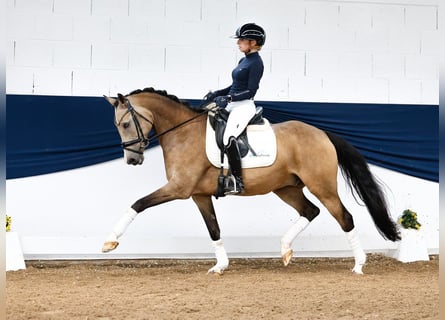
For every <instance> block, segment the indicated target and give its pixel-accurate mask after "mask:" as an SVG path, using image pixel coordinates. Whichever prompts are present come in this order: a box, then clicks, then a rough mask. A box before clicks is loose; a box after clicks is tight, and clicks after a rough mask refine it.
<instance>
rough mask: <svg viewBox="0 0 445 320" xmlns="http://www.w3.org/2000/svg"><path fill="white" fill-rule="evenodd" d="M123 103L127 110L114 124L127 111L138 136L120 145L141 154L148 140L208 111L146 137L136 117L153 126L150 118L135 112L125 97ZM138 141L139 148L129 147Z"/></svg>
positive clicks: (117, 123) (117, 124)
mask: <svg viewBox="0 0 445 320" xmlns="http://www.w3.org/2000/svg"><path fill="white" fill-rule="evenodd" d="M125 105H126V106H127V111H126V112H125V113H124V114H123V115H122V117H121V118H120V120H119V121H115V124H116V126H119V124H120V123H121V122H122V119H123V118H124V117H125V116H126V115H127V113H129V114H130V115H131V119H132V120H133V123H134V126H135V127H136V132H137V134H138V137H137V138H136V139H133V140H130V141H125V142H122V143H121V146H122V148H123V149H124V150H128V151H131V152H135V153H138V154H143V153H144V150H145V148H146V147H147V146H148V145H149V143H150V140H152V139H155V138H158V137H160V136H162V135H164V134H166V133H168V132H170V131H173V130H175V129H177V128H179V127H181V126H183V125H184V124H186V123H189V122H191V121H193V120H195V119H196V118H198V117H201V116H203V115H206V114H207V113H208V111H209V109H207V110H206V109H204V110H203V112H202V113H199V114H197V115H196V116H194V117H191V118H190V119H187V120H185V121H184V122H181V123H180V124H178V125H176V126H174V127H172V128H170V129H167V130H165V131H164V132H161V133H159V134H156V133H155V134H153V135H151V136H148V137H147V138H146V137H145V136H144V132H143V131H142V127H141V124H140V123H139V120H138V117H140V118H141V119H142V120H145V121H147V122H148V123H150V124H151V126H152V127H153V126H154V124H153V121H151V120H150V119H147V118H146V117H144V116H143V115H142V114H140V113H139V112H137V111H136V110H135V109H134V108H133V106H132V105H131V103H130V101H129V100H128V99H125ZM137 143H139V144H140V145H139V149H132V148H130V147H131V146H133V145H135V144H137Z"/></svg>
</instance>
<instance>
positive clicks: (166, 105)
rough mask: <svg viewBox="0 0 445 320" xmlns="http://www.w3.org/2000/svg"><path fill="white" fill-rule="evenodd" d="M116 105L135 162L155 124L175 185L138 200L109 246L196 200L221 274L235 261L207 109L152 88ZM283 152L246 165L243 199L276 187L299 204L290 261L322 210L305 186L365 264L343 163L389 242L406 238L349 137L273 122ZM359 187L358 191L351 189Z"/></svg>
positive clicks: (285, 243) (286, 250)
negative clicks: (342, 184) (344, 195)
mask: <svg viewBox="0 0 445 320" xmlns="http://www.w3.org/2000/svg"><path fill="white" fill-rule="evenodd" d="M105 98H106V99H107V101H108V102H109V103H111V104H112V105H113V106H114V111H115V124H116V127H117V129H118V131H119V134H120V136H121V139H122V146H123V148H124V154H125V158H126V161H127V163H128V164H132V165H139V164H142V162H143V161H144V155H143V152H144V149H145V148H146V146H147V145H148V144H149V139H148V138H147V136H148V133H149V132H150V130H151V129H154V131H155V132H156V136H157V137H158V140H159V144H160V146H161V147H162V150H163V155H164V161H165V170H166V175H167V179H168V183H167V184H166V185H164V186H163V187H162V188H160V189H158V190H156V191H154V192H153V193H151V194H149V195H147V196H145V197H142V198H141V199H139V200H137V201H136V202H135V203H134V204H133V205H132V206H131V207H130V208H129V209H128V210H127V211H126V212H125V213H124V215H123V216H122V217H121V218H120V220H119V221H118V222H117V223H116V225H115V227H114V229H113V230H112V232H111V233H110V235H109V236H108V237H107V238H106V241H105V243H104V245H103V248H102V251H103V252H109V251H111V250H114V249H115V248H116V247H117V246H118V244H119V242H118V239H119V238H120V237H121V236H122V235H123V233H124V232H125V230H126V228H127V227H128V225H129V224H130V223H131V222H132V221H133V219H134V218H135V217H136V215H137V214H139V213H141V212H143V211H144V210H146V209H148V208H150V207H153V206H156V205H159V204H162V203H165V202H168V201H172V200H176V199H188V198H190V197H191V198H192V199H193V201H194V202H195V203H196V205H197V206H198V209H199V211H200V212H201V215H202V217H203V218H204V222H205V224H206V226H207V229H208V232H209V234H210V238H211V239H212V240H213V246H214V249H215V255H216V264H215V266H213V267H212V268H211V269H210V270H209V272H210V273H222V272H223V271H224V270H225V269H226V268H227V267H228V265H229V259H228V257H227V254H226V251H225V249H224V246H223V243H222V240H221V238H220V229H219V225H218V221H217V217H216V214H215V210H214V207H213V203H212V195H214V194H215V192H216V190H217V180H218V176H219V172H220V169H219V168H217V167H215V166H213V165H212V164H211V163H210V162H209V160H208V159H207V157H206V151H205V148H206V144H205V137H206V113H205V112H204V113H199V112H197V111H195V110H193V109H191V108H189V107H188V106H187V105H185V104H183V103H181V102H180V101H179V100H178V99H177V98H176V97H175V96H172V95H168V94H166V92H165V91H157V90H154V89H152V88H148V89H144V90H136V91H134V92H132V93H130V94H129V95H127V96H123V95H121V94H119V95H118V97H117V98H110V97H105ZM272 127H273V131H274V133H275V136H276V144H277V156H276V160H275V161H274V162H273V164H272V165H270V166H267V167H262V168H248V169H243V180H244V184H245V189H244V192H243V193H242V194H241V195H242V196H252V195H261V194H267V193H269V192H274V193H275V194H276V195H277V196H278V197H279V198H281V199H282V200H283V201H284V202H286V203H287V204H288V205H290V206H291V207H293V208H294V209H295V210H296V211H297V212H298V213H299V215H300V216H299V218H298V219H297V220H296V222H295V223H294V224H293V225H292V226H291V227H290V229H289V230H288V231H287V232H286V234H284V235H283V237H282V239H281V256H282V260H283V263H284V265H285V266H286V265H288V263H289V262H290V260H291V258H292V254H293V251H292V242H293V240H294V239H295V237H296V236H297V235H298V234H299V233H300V232H302V231H303V230H304V229H305V228H306V227H307V226H308V224H309V223H310V222H311V221H312V220H314V219H315V218H316V217H317V215H318V214H319V212H320V209H319V208H318V207H316V206H315V205H314V204H313V203H312V202H310V201H309V200H308V199H307V198H306V197H305V195H304V193H303V187H305V186H306V187H307V189H308V190H309V191H310V192H311V193H312V194H313V195H314V196H316V197H317V198H318V199H319V200H320V202H321V203H322V204H323V205H324V206H325V207H326V208H327V210H328V211H329V212H330V213H331V214H332V216H333V217H334V218H335V219H336V220H337V222H338V223H339V224H340V227H341V228H342V230H343V231H344V232H345V235H346V237H347V239H348V242H349V244H350V247H351V249H352V252H353V254H354V259H355V265H354V267H353V269H352V271H353V272H355V273H359V274H361V273H362V267H363V265H364V264H365V262H366V254H365V252H364V251H363V249H362V247H361V245H360V241H359V238H358V235H357V232H356V230H355V229H354V222H353V218H352V216H351V214H350V213H349V212H348V210H347V209H346V208H345V207H344V206H343V204H342V202H341V200H340V198H339V196H338V193H337V170H338V167H340V168H341V170H342V173H343V176H344V177H345V180H346V181H347V183H348V184H349V185H350V186H351V187H353V188H354V189H355V190H356V192H357V194H358V195H359V197H360V198H361V199H362V200H363V202H364V203H365V204H366V206H367V208H368V211H369V213H370V215H371V216H372V218H373V221H374V223H375V226H376V228H377V229H378V231H379V232H380V234H381V235H382V236H383V237H384V238H385V239H388V240H391V241H397V240H400V235H399V231H398V230H397V227H396V225H395V223H394V222H393V221H392V219H391V218H390V216H389V214H388V209H387V206H386V203H385V199H384V194H383V192H382V190H381V188H380V186H379V184H378V183H377V182H376V180H375V179H374V177H373V175H372V173H371V172H370V170H369V167H368V165H367V163H366V162H365V159H364V158H363V156H362V155H361V154H360V153H359V152H358V151H357V150H356V149H355V148H354V147H353V146H352V145H351V144H349V143H348V142H346V141H345V140H344V139H342V138H340V137H338V136H336V135H334V134H332V133H329V132H325V131H322V130H320V129H318V128H315V127H313V126H310V125H308V124H305V123H303V122H299V121H287V122H283V123H277V124H273V125H272ZM351 190H352V189H351Z"/></svg>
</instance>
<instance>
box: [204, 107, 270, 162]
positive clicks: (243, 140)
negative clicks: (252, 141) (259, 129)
mask: <svg viewBox="0 0 445 320" xmlns="http://www.w3.org/2000/svg"><path fill="white" fill-rule="evenodd" d="M229 114H230V113H229V112H228V111H227V110H226V109H218V110H216V111H213V112H209V120H210V125H211V126H212V128H213V130H215V138H216V144H217V145H218V147H219V149H220V150H224V143H223V136H224V131H225V129H226V125H227V119H228V118H229ZM251 124H257V125H261V124H264V120H263V107H256V112H255V115H254V116H253V117H252V119H250V121H249V123H248V124H247V125H251ZM237 143H238V148H239V151H240V154H241V157H244V156H245V155H246V154H247V153H248V152H249V150H250V152H252V154H254V155H255V151H254V150H253V149H252V147H251V146H250V145H249V141H248V138H247V130H246V129H244V131H243V132H242V133H241V134H240V135H239V137H238V138H237Z"/></svg>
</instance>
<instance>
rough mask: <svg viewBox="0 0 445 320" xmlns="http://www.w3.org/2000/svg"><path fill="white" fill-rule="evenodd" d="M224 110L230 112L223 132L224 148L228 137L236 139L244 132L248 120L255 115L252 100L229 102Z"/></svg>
mask: <svg viewBox="0 0 445 320" xmlns="http://www.w3.org/2000/svg"><path fill="white" fill-rule="evenodd" d="M226 110H227V111H229V112H230V115H229V119H228V120H227V126H226V130H225V131H224V137H223V143H224V145H225V146H226V145H227V144H228V143H229V138H230V137H235V138H238V136H239V135H240V134H241V132H243V131H244V129H245V128H246V126H247V124H248V123H249V121H250V119H252V117H253V116H254V115H255V110H256V107H255V103H254V102H253V100H251V99H248V100H242V101H235V102H231V103H229V104H228V105H227V107H226Z"/></svg>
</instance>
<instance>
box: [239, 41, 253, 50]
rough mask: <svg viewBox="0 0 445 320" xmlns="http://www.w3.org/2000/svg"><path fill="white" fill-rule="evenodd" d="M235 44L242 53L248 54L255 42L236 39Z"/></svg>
mask: <svg viewBox="0 0 445 320" xmlns="http://www.w3.org/2000/svg"><path fill="white" fill-rule="evenodd" d="M237 44H238V48H239V50H240V51H241V52H243V53H249V52H250V51H251V50H252V49H253V48H254V47H255V41H254V40H249V39H238V41H237Z"/></svg>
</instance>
